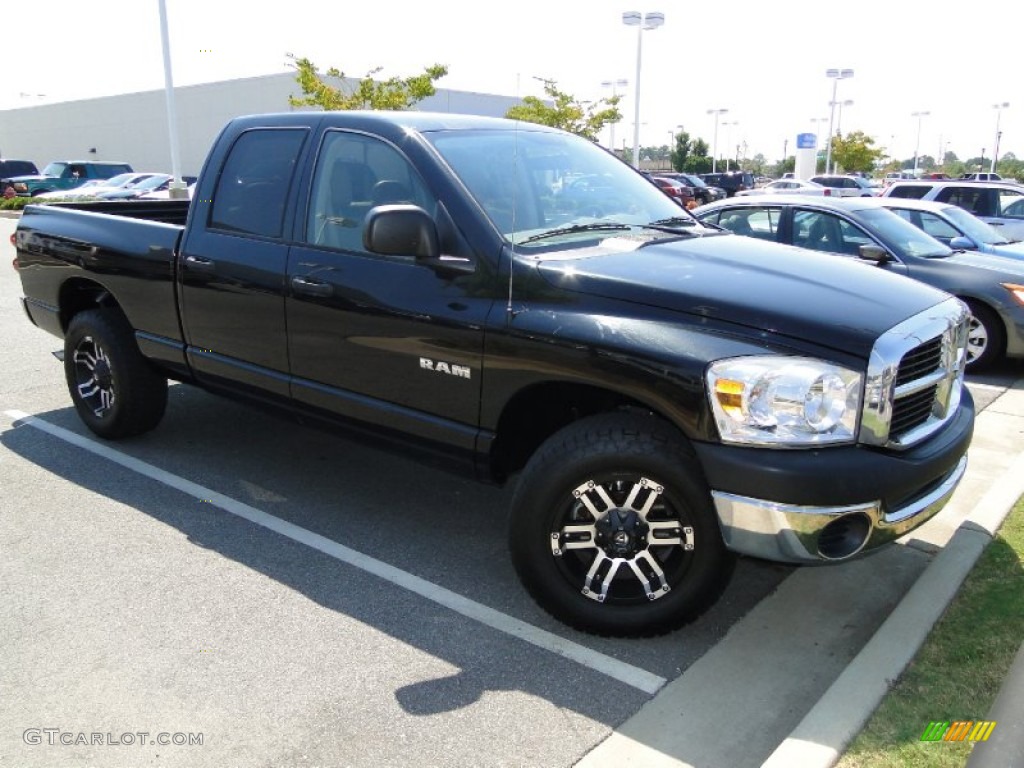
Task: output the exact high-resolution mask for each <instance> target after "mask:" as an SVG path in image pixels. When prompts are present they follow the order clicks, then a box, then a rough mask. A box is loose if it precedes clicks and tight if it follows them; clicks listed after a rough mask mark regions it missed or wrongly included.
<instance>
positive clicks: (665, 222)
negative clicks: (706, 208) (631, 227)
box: [646, 216, 698, 227]
mask: <svg viewBox="0 0 1024 768" xmlns="http://www.w3.org/2000/svg"><path fill="white" fill-rule="evenodd" d="M697 224H698V222H697V220H696V219H691V218H689V217H688V216H671V217H669V218H667V219H658V220H657V221H652V222H651V223H650V224H647V225H646V226H648V227H695V226H697Z"/></svg>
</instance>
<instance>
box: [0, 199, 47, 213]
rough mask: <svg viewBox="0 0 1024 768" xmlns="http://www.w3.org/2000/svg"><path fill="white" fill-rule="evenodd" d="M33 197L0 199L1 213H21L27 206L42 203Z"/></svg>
mask: <svg viewBox="0 0 1024 768" xmlns="http://www.w3.org/2000/svg"><path fill="white" fill-rule="evenodd" d="M41 202H42V201H41V200H36V199H34V198H31V197H0V211H20V210H21V209H22V208H24V207H25V206H26V205H35V204H37V203H41Z"/></svg>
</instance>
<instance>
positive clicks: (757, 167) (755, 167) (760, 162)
mask: <svg viewBox="0 0 1024 768" xmlns="http://www.w3.org/2000/svg"><path fill="white" fill-rule="evenodd" d="M767 165H768V159H767V158H766V157H765V156H764V155H762V154H761V153H760V152H758V153H757V154H756V155H754V156H753V157H752V158H750V167H749V169H748V170H750V171H752V172H753V173H755V174H757V175H758V176H763V175H764V169H765V167H766V166H767Z"/></svg>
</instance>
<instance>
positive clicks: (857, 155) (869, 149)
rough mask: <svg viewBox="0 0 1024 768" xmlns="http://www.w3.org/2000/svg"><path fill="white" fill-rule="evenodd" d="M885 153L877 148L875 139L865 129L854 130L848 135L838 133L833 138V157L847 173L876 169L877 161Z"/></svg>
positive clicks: (867, 171) (868, 171) (866, 171)
mask: <svg viewBox="0 0 1024 768" xmlns="http://www.w3.org/2000/svg"><path fill="white" fill-rule="evenodd" d="M884 154H885V152H884V150H882V149H877V148H875V140H874V139H872V138H871V137H870V136H868V135H867V134H865V133H864V132H863V131H852V132H850V133H848V134H847V135H846V136H843V135H841V134H840V135H837V136H835V137H834V138H833V139H832V157H833V159H834V160H835V162H836V163H837V164H838V165H839V167H841V168H842V169H843V170H844V171H846V172H847V173H852V172H854V171H864V172H865V173H870V172H872V171H874V170H875V163H876V162H877V161H878V160H879V159H881V157H882V156H883V155H884Z"/></svg>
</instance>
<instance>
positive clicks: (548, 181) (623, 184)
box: [426, 127, 702, 248]
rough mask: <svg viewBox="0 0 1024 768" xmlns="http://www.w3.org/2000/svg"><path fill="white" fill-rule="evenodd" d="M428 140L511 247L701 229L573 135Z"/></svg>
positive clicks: (436, 136) (521, 133) (512, 133)
mask: <svg viewBox="0 0 1024 768" xmlns="http://www.w3.org/2000/svg"><path fill="white" fill-rule="evenodd" d="M426 136H427V138H428V139H429V140H430V141H431V142H432V143H433V144H434V146H435V147H436V148H437V151H438V152H439V153H440V154H441V156H442V157H443V158H444V159H445V161H447V163H448V164H449V165H450V166H451V168H452V170H453V171H454V172H455V174H456V175H457V176H458V177H459V178H460V179H461V181H462V183H463V184H465V185H466V188H467V189H468V190H469V192H470V193H471V194H472V195H473V197H474V198H475V199H476V200H477V202H478V203H479V204H480V207H481V208H483V210H484V211H485V212H486V214H487V216H488V218H489V219H490V220H491V222H493V224H494V226H495V227H496V228H497V229H498V231H499V232H501V233H502V235H503V236H504V237H505V238H506V239H507V240H509V241H510V242H512V243H514V244H516V245H525V246H526V247H527V248H550V247H551V246H552V245H553V241H552V238H553V237H554V238H555V240H557V241H558V244H559V245H561V246H563V247H564V246H565V245H566V244H567V243H568V244H572V245H580V246H581V245H584V244H586V243H585V242H584V241H587V240H589V242H590V243H592V242H593V241H594V239H595V238H600V237H607V236H609V234H610V230H619V229H630V228H632V227H637V226H639V227H643V226H645V225H647V224H651V223H661V224H664V222H666V221H671V222H672V225H673V226H676V225H677V226H689V227H691V228H694V229H698V230H701V229H702V228H701V227H699V225H697V223H696V220H695V219H693V217H691V216H690V215H689V214H688V213H687V212H686V211H685V210H684V209H683V208H682V207H680V206H679V205H677V204H676V203H675V202H673V201H672V200H671V199H670V198H669V197H668V196H667V195H666V194H665V193H664V192H662V191H661V190H660V189H659V188H658V187H656V186H655V185H654V184H653V183H651V182H650V181H649V180H648V179H646V178H645V177H643V176H641V175H640V174H639V173H637V172H636V171H634V170H633V169H632V168H631V167H629V166H628V165H626V164H625V163H623V162H622V161H621V160H619V159H618V158H617V157H615V156H614V155H612V154H610V153H608V152H606V151H605V150H603V149H601V148H600V147H598V146H597V145H595V144H593V143H592V142H590V141H587V140H586V139H583V138H580V137H578V136H573V135H570V134H564V133H548V132H542V131H535V130H530V128H529V127H523V128H521V129H519V130H500V131H494V130H481V131H441V132H437V133H428V134H426ZM602 230H605V231H604V233H603V234H602ZM648 235H650V233H648ZM527 240H530V243H529V244H527V243H526V242H525V241H527Z"/></svg>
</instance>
